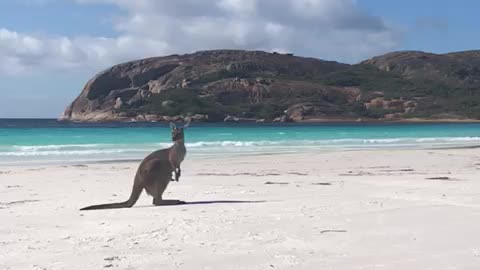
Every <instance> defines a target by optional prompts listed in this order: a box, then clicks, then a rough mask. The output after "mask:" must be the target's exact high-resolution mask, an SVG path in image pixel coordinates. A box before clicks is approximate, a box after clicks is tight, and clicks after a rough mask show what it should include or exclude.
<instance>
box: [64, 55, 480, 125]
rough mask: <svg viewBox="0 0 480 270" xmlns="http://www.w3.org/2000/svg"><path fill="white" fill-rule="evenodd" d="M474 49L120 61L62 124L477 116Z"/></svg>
mask: <svg viewBox="0 0 480 270" xmlns="http://www.w3.org/2000/svg"><path fill="white" fill-rule="evenodd" d="M479 88H480V51H469V52H460V53H450V54H443V55H437V54H431V53H423V52H395V53H389V54H386V55H384V56H379V57H374V58H372V59H369V60H366V61H364V62H362V63H360V64H358V65H347V64H341V63H337V62H331V61H322V60H318V59H314V58H304V57H297V56H293V55H291V54H288V55H285V54H278V53H267V52H262V51H240V50H216V51H201V52H197V53H193V54H185V55H171V56H166V57H156V58H149V59H144V60H139V61H132V62H128V63H123V64H120V65H116V66H114V67H112V68H109V69H107V70H105V71H103V72H101V73H99V74H98V75H96V76H95V77H94V78H92V79H91V80H90V81H88V83H87V84H86V85H85V87H84V89H83V91H82V92H81V93H80V95H79V96H78V97H77V98H76V99H75V100H74V101H73V102H72V103H71V104H70V105H69V106H68V107H67V109H66V110H65V112H64V113H63V115H62V119H63V120H69V121H182V120H185V119H187V120H192V121H234V122H236V121H256V120H260V119H261V120H262V121H273V120H275V121H282V122H286V121H309V120H315V119H317V120H318V119H321V120H325V119H327V120H328V119H351V120H353V121H355V120H358V119H362V121H363V119H367V120H368V119H371V120H391V119H405V118H410V117H417V118H418V117H421V118H432V119H434V118H438V116H439V115H441V114H443V115H445V114H448V115H459V116H461V117H465V118H479V117H480V102H477V100H480V99H478V98H479V97H480V95H479V94H480V93H478V92H479V91H478V89H479Z"/></svg>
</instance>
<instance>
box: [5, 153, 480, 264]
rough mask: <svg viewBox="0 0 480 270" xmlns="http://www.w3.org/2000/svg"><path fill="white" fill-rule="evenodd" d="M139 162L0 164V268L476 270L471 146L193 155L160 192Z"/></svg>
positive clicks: (479, 198)
mask: <svg viewBox="0 0 480 270" xmlns="http://www.w3.org/2000/svg"><path fill="white" fill-rule="evenodd" d="M137 165H138V163H137V162H128V163H105V164H78V165H63V166H62V165H48V166H29V167H21V166H14V167H1V168H0V194H1V195H0V196H1V199H0V220H1V224H2V225H1V226H0V250H1V252H0V269H12V270H13V269H14V270H17V269H103V268H105V269H372V270H373V269H422V270H423V269H435V270H441V269H462V270H463V269H472V270H474V269H480V233H479V232H478V229H479V224H480V155H479V152H478V150H475V149H450V150H395V151H384V150H382V151H351V152H331V153H305V154H284V155H274V156H267V155H263V156H262V155H260V156H252V157H232V158H227V159H219V158H218V159H215V158H214V159H203V160H192V159H189V158H188V157H187V159H186V161H185V162H184V164H183V166H182V169H183V171H182V172H183V175H182V177H181V179H180V182H178V183H176V182H172V183H171V184H170V186H169V187H168V189H167V192H166V196H165V197H166V199H182V200H186V201H187V202H189V204H187V205H181V206H168V207H154V206H152V204H151V201H152V199H151V197H149V196H147V195H146V194H145V193H143V194H142V196H141V197H140V200H139V201H138V202H137V204H136V205H135V206H134V207H133V208H130V209H116V210H100V211H82V212H80V211H79V210H78V209H79V208H81V207H84V206H88V205H91V204H97V203H106V202H115V201H123V200H125V199H126V198H127V197H128V195H129V193H130V190H131V185H132V182H133V176H134V173H135V170H136V167H137Z"/></svg>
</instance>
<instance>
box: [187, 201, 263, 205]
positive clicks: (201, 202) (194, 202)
mask: <svg viewBox="0 0 480 270" xmlns="http://www.w3.org/2000/svg"><path fill="white" fill-rule="evenodd" d="M264 202H266V201H232V200H214V201H193V202H185V204H180V205H197V204H199V205H203V204H230V203H264Z"/></svg>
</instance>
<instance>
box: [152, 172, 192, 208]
mask: <svg viewBox="0 0 480 270" xmlns="http://www.w3.org/2000/svg"><path fill="white" fill-rule="evenodd" d="M169 182H170V179H169V178H167V177H166V178H165V179H158V180H157V182H156V192H155V195H154V196H153V205H155V206H161V205H177V204H185V202H184V201H180V200H164V199H163V198H162V196H163V193H164V192H165V189H167V186H168V183H169Z"/></svg>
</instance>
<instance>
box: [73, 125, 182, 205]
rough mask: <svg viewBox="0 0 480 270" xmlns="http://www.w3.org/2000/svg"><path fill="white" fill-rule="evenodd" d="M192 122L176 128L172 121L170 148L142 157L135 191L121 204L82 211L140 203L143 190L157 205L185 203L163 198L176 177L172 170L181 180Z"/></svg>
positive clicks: (134, 183)
mask: <svg viewBox="0 0 480 270" xmlns="http://www.w3.org/2000/svg"><path fill="white" fill-rule="evenodd" d="M189 124H190V122H188V123H187V124H186V125H184V126H183V127H181V128H177V127H176V126H175V124H173V123H170V127H171V129H172V141H173V142H174V144H173V145H172V146H171V147H170V148H166V149H161V150H157V151H155V152H153V153H151V154H149V155H148V156H147V157H145V158H144V159H143V160H142V162H141V163H140V165H139V166H138V169H137V173H136V175H135V180H134V181H133V188H132V192H131V194H130V198H129V199H128V200H126V201H124V202H120V203H108V204H99V205H92V206H88V207H85V208H82V209H80V210H97V209H113V208H128V207H132V206H133V205H134V204H135V203H136V202H137V200H138V198H139V197H140V194H141V193H142V191H143V189H145V191H146V192H147V194H148V195H150V196H152V197H153V204H154V205H156V206H159V205H177V204H185V202H184V201H180V200H164V199H163V198H162V195H163V192H164V191H165V189H166V188H167V186H168V183H170V181H171V180H174V179H172V172H175V181H178V179H179V177H180V174H181V170H180V163H182V161H183V160H184V158H185V155H186V154H187V149H186V148H185V142H184V141H185V135H184V130H185V129H186V128H187V127H188V126H189Z"/></svg>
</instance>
